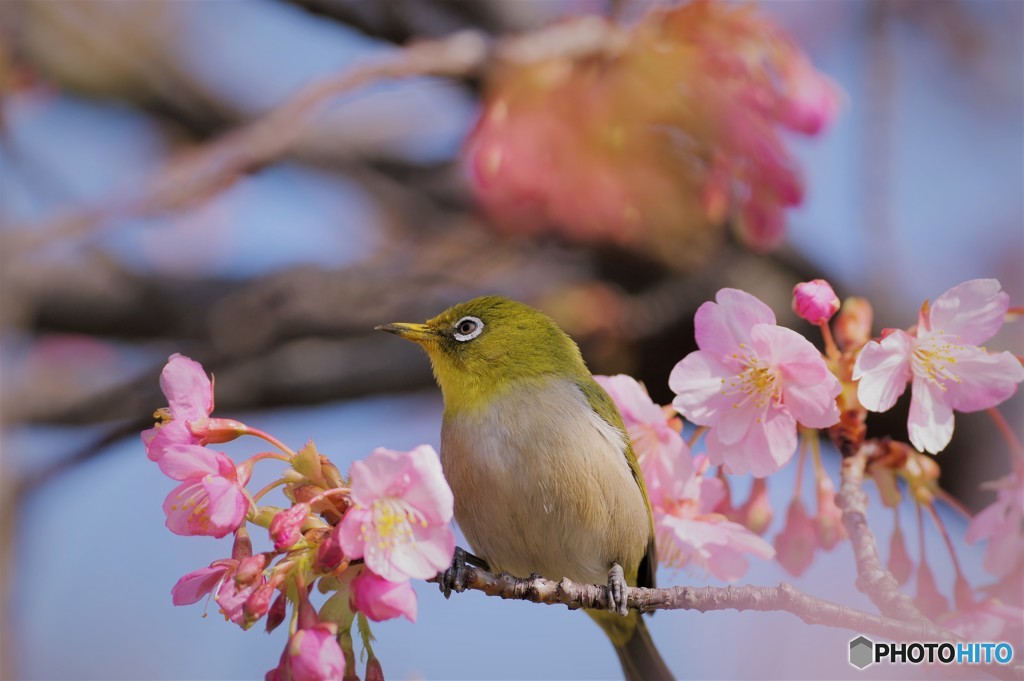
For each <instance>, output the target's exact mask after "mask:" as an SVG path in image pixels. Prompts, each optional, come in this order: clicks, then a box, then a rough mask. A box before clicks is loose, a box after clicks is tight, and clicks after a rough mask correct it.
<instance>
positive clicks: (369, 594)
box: [351, 568, 416, 622]
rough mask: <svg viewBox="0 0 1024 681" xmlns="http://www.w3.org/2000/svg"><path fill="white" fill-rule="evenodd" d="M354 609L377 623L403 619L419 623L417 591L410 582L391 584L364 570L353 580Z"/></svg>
mask: <svg viewBox="0 0 1024 681" xmlns="http://www.w3.org/2000/svg"><path fill="white" fill-rule="evenodd" d="M351 603H352V609H353V610H357V611H359V612H361V613H363V614H364V615H366V616H367V617H369V618H370V619H371V620H373V621H374V622H381V621H383V620H389V619H393V618H395V617H399V616H404V617H405V618H406V619H407V620H409V621H410V622H415V621H416V592H415V591H413V589H412V585H411V584H409V582H408V581H405V582H390V581H388V580H386V579H384V578H383V577H380V576H378V575H375V574H374V573H372V572H370V570H368V569H366V568H364V569H363V570H362V572H360V573H359V575H357V576H356V578H355V579H353V580H352V597H351Z"/></svg>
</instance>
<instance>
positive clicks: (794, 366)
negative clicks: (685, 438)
mask: <svg viewBox="0 0 1024 681" xmlns="http://www.w3.org/2000/svg"><path fill="white" fill-rule="evenodd" d="M715 301H716V302H706V303H704V304H703V305H701V306H700V308H699V309H698V310H697V314H696V317H695V319H694V325H695V331H696V338H697V347H698V348H700V349H699V350H698V351H696V352H693V353H690V354H689V355H687V356H686V357H684V358H683V359H682V361H680V362H679V363H678V364H676V366H675V368H674V369H673V370H672V373H671V375H670V376H669V386H670V387H671V388H672V390H673V391H675V393H676V398H675V400H673V402H672V404H673V406H675V408H676V409H678V410H679V412H680V413H681V414H683V416H685V417H686V418H687V419H689V420H690V421H692V422H693V423H696V424H698V425H702V426H708V427H710V430H709V432H708V434H707V435H706V436H705V442H706V446H707V450H708V457H709V458H710V461H711V463H712V464H714V465H722V466H723V467H724V469H725V471H726V472H728V473H732V474H736V475H738V474H744V473H748V472H749V473H752V474H753V475H754V476H755V477H763V476H765V475H769V474H771V473H774V472H775V471H777V470H779V468H781V467H782V466H783V464H785V463H786V462H787V461H789V459H790V458H791V457H792V456H793V453H794V452H795V451H796V446H797V428H796V427H797V423H800V424H803V425H804V426H808V427H811V428H827V427H829V426H831V425H833V424H834V423H836V422H837V421H838V420H839V409H838V407H837V406H836V401H835V398H836V396H837V395H839V393H840V391H841V388H840V385H839V381H838V380H837V379H836V377H835V376H833V375H832V374H831V372H829V370H828V367H827V366H826V365H825V362H824V360H823V359H822V357H821V354H820V353H819V352H818V351H817V350H816V349H815V347H814V346H813V345H811V343H810V342H809V341H808V340H807V339H805V338H804V337H803V336H801V335H800V334H798V333H796V332H795V331H792V330H790V329H786V328H783V327H780V326H777V325H776V324H775V315H774V313H772V311H771V309H770V308H769V307H768V306H767V305H765V304H764V303H762V302H761V301H760V300H758V299H757V298H755V297H754V296H752V295H750V294H749V293H746V292H744V291H739V290H736V289H729V288H725V289H722V290H720V291H719V292H718V294H717V295H716V297H715Z"/></svg>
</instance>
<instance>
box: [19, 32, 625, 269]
mask: <svg viewBox="0 0 1024 681" xmlns="http://www.w3.org/2000/svg"><path fill="white" fill-rule="evenodd" d="M622 39H623V34H622V33H621V32H620V31H619V30H618V29H617V28H616V27H615V26H613V25H611V24H609V23H607V22H605V21H603V20H601V19H595V18H589V19H584V20H579V21H574V22H570V23H563V24H556V25H554V26H551V27H548V28H545V29H542V30H538V31H535V32H533V33H528V34H524V35H522V36H513V37H508V38H502V39H500V40H495V41H492V40H491V39H489V38H488V37H487V36H486V35H484V34H483V33H481V32H479V31H463V32H460V33H456V34H455V35H452V36H449V37H446V38H443V39H439V40H430V41H423V42H418V43H414V44H412V45H410V46H409V47H405V48H402V49H400V50H397V51H395V52H393V53H390V54H389V55H388V56H387V57H384V58H379V59H376V60H373V61H369V62H367V63H364V64H363V65H361V66H357V67H354V68H352V69H349V70H348V71H346V72H344V73H341V74H338V75H336V76H332V77H329V78H326V79H323V80H320V81H317V82H315V83H313V84H311V85H309V86H307V87H306V88H304V89H303V90H301V91H300V92H299V93H298V94H297V95H296V96H295V97H293V98H292V99H290V100H288V101H287V102H285V103H284V104H282V105H280V106H279V107H277V108H276V109H274V110H273V111H271V112H270V113H268V114H267V115H265V116H263V117H262V118H259V119H257V120H255V121H253V122H252V123H250V124H248V125H244V126H241V127H239V128H237V129H235V130H234V131H232V132H229V133H227V134H225V135H224V136H222V137H220V138H218V139H216V140H214V141H212V142H210V143H208V144H206V145H204V146H203V147H201V148H199V149H198V150H196V151H192V152H190V153H188V154H186V155H183V156H179V157H176V158H174V159H171V161H169V162H168V163H166V164H165V165H164V166H163V167H162V168H161V169H160V170H158V171H157V172H156V173H155V174H154V175H153V176H152V177H151V178H150V180H149V181H148V182H147V183H146V184H145V186H144V188H143V189H142V190H141V191H140V192H139V193H138V194H137V195H134V196H128V197H123V198H120V199H115V200H112V201H111V202H109V203H107V204H105V205H101V206H95V207H91V208H86V209H83V210H79V211H76V212H72V213H70V214H68V215H64V216H61V217H59V218H57V219H55V220H52V221H49V222H46V223H43V224H36V225H22V226H16V227H14V228H12V229H10V230H7V232H5V234H4V235H3V239H4V248H3V252H4V254H5V258H6V259H8V260H9V259H11V258H15V257H19V256H23V255H25V254H27V253H28V252H31V251H34V250H36V249H39V248H41V247H43V246H46V245H47V244H50V243H53V242H54V241H55V240H57V239H60V238H66V237H73V236H80V235H83V234H88V233H92V232H94V231H96V230H98V229H99V228H101V227H102V226H104V225H106V224H109V223H110V222H112V221H113V220H116V219H124V218H128V217H140V216H146V215H154V214H159V213H161V212H164V211H169V210H172V209H180V208H183V207H186V206H189V205H192V204H194V203H197V202H199V201H202V200H203V199H206V198H208V197H209V196H211V195H213V194H215V193H217V192H219V191H221V190H223V189H224V188H226V187H227V186H229V185H230V184H231V183H232V182H233V181H234V180H235V179H237V178H238V177H240V176H241V175H243V174H245V173H249V172H253V171H255V170H257V169H259V168H261V167H263V166H265V165H267V164H268V163H270V162H272V161H274V160H276V159H279V158H281V157H283V156H285V155H286V154H287V153H288V152H289V151H290V150H291V149H292V147H293V145H294V144H295V143H296V141H297V140H298V139H299V138H300V137H301V133H302V131H303V129H304V128H305V126H307V125H309V123H310V121H311V120H313V119H314V118H315V117H316V115H317V114H318V113H320V112H321V111H322V110H323V109H324V108H325V107H326V106H327V105H328V104H329V103H331V102H332V101H333V100H334V99H335V98H337V97H338V96H339V95H342V94H345V93H348V92H351V91H353V90H356V89H358V88H360V87H362V86H364V85H367V84H368V83H372V82H376V81H379V80H387V79H404V78H411V77H420V76H442V77H452V76H460V77H464V76H467V75H472V74H475V73H478V72H479V71H481V70H482V69H484V68H485V67H486V66H487V65H488V64H489V63H490V62H491V61H492V60H497V61H515V62H522V61H526V62H529V61H534V60H539V59H545V58H549V57H551V56H553V55H567V56H568V55H580V54H589V53H595V52H604V51H608V50H615V49H617V46H618V45H619V44H620V41H621V40H622Z"/></svg>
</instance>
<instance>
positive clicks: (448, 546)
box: [341, 445, 455, 582]
mask: <svg viewBox="0 0 1024 681" xmlns="http://www.w3.org/2000/svg"><path fill="white" fill-rule="evenodd" d="M349 475H350V476H351V479H352V484H351V490H352V491H351V498H352V506H351V507H350V508H349V510H348V511H347V512H346V513H345V517H344V518H343V519H342V521H341V546H342V549H343V550H344V552H345V555H346V556H348V557H349V558H363V559H364V560H365V562H366V566H367V567H369V568H370V569H371V570H372V571H373V572H375V573H376V574H378V575H380V576H381V577H383V578H384V579H387V580H389V581H392V582H401V581H403V580H405V579H409V578H410V577H411V578H416V579H428V578H430V577H433V576H434V575H436V574H437V573H438V572H440V571H441V570H443V569H445V568H447V567H448V566H449V564H450V563H451V560H452V554H453V553H454V551H455V537H454V535H453V534H452V530H451V528H450V527H449V525H448V524H449V522H450V521H451V519H452V512H453V507H454V498H453V497H452V491H451V489H450V488H449V487H448V483H447V482H446V481H445V479H444V474H443V473H442V471H441V462H440V460H439V459H438V457H437V453H436V452H435V451H434V449H433V448H432V447H430V446H428V445H420V446H419V447H416V448H415V449H413V450H412V451H410V452H408V453H406V452H396V451H392V450H390V449H384V448H378V449H375V450H374V451H373V453H372V454H370V456H369V458H367V459H366V460H365V461H356V462H355V463H353V464H352V467H351V469H350V471H349Z"/></svg>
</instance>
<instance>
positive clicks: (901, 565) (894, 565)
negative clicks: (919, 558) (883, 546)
mask: <svg viewBox="0 0 1024 681" xmlns="http://www.w3.org/2000/svg"><path fill="white" fill-rule="evenodd" d="M886 567H887V568H889V572H891V573H892V576H893V577H895V578H896V582H897V583H898V584H899V585H900V586H903V585H904V584H906V583H907V580H908V579H910V573H911V572H912V571H913V569H914V562H913V561H912V560H911V559H910V553H908V552H907V543H906V541H905V540H904V538H903V530H901V529H900V526H899V525H897V526H896V527H894V528H893V531H892V536H891V537H889V562H888V564H887V565H886Z"/></svg>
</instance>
